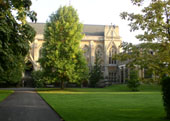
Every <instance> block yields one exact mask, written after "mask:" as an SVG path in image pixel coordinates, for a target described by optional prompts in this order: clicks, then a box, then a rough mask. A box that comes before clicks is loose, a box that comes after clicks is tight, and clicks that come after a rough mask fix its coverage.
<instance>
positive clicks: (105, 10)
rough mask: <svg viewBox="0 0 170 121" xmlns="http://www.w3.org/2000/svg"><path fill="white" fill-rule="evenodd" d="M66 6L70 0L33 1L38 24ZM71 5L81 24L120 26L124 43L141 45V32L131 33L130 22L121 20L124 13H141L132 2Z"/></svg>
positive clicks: (78, 0)
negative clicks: (139, 40)
mask: <svg viewBox="0 0 170 121" xmlns="http://www.w3.org/2000/svg"><path fill="white" fill-rule="evenodd" d="M64 5H69V0H32V6H31V9H32V10H34V11H35V12H37V19H38V21H37V22H43V23H45V22H46V20H47V19H48V17H49V15H50V14H51V13H53V12H55V11H57V10H58V8H59V7H60V6H64ZM71 5H72V6H73V7H74V8H75V9H76V10H77V12H78V15H79V18H80V22H81V23H83V24H95V25H111V23H112V24H113V25H118V26H119V30H120V36H121V37H122V40H123V41H126V42H132V43H134V44H137V43H139V42H138V40H137V39H136V38H135V35H136V34H138V33H139V32H130V27H129V26H128V23H129V22H128V21H125V20H121V18H120V13H121V12H123V11H127V12H139V11H140V9H139V8H138V7H136V6H133V5H132V3H131V0H71Z"/></svg>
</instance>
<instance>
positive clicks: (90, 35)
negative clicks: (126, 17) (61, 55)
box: [29, 23, 126, 85]
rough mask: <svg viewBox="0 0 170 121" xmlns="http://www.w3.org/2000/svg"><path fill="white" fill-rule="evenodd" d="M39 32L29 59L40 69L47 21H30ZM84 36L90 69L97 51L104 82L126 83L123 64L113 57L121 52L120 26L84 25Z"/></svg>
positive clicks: (84, 48)
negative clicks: (39, 62) (38, 61)
mask: <svg viewBox="0 0 170 121" xmlns="http://www.w3.org/2000/svg"><path fill="white" fill-rule="evenodd" d="M29 24H30V25H31V26H32V27H33V28H34V29H35V30H36V32H37V34H36V36H35V41H34V42H33V43H31V50H30V56H29V61H30V62H31V63H32V64H33V69H34V70H38V69H39V68H40V65H39V64H38V63H37V60H38V59H39V57H40V56H41V55H40V51H41V48H42V44H43V42H44V37H43V32H44V27H45V23H29ZM83 33H84V34H85V36H84V38H83V39H82V40H81V44H80V46H81V48H82V49H83V50H84V52H85V53H84V55H85V57H86V60H87V62H88V66H89V69H91V68H92V67H93V66H94V62H95V53H98V54H99V55H100V57H101V59H102V66H103V68H102V70H103V72H104V78H105V79H104V80H103V83H105V84H106V85H107V84H112V83H124V82H125V76H126V74H125V72H126V70H125V69H124V67H123V66H121V69H119V63H118V61H117V60H114V59H113V58H112V57H113V56H114V55H115V54H116V53H117V54H118V53H120V52H121V48H120V47H119V46H120V44H121V43H122V39H121V37H120V35H119V27H118V26H113V25H86V24H85V25H84V28H83Z"/></svg>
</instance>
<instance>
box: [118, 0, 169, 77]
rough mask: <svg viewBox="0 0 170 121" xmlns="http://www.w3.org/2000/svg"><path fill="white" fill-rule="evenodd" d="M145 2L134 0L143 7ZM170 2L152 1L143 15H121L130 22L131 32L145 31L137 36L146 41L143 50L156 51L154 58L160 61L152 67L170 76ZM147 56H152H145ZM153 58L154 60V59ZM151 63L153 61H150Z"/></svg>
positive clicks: (162, 0)
mask: <svg viewBox="0 0 170 121" xmlns="http://www.w3.org/2000/svg"><path fill="white" fill-rule="evenodd" d="M144 1H145V0H132V3H133V4H134V5H138V6H140V7H141V6H142V4H143V2H144ZM169 11H170V2H169V1H168V0H150V3H149V5H148V6H147V7H144V8H143V9H142V11H141V12H142V13H141V14H134V13H127V12H123V13H121V17H122V19H126V20H129V21H130V24H129V26H130V27H131V31H136V30H139V29H141V30H143V31H144V34H141V35H138V36H136V37H137V38H138V39H139V40H140V41H144V42H145V43H144V44H143V45H145V46H146V45H147V47H145V46H143V47H144V48H143V49H146V48H147V50H148V49H150V50H152V51H154V55H153V56H152V57H153V58H155V59H156V60H159V62H158V61H153V63H152V65H153V67H155V68H156V70H157V69H158V68H159V70H160V72H161V75H164V74H167V75H170V70H169V69H170V64H169V63H170V17H169V15H170V12H169ZM145 56H150V55H149V54H147V55H146V54H145ZM153 58H152V59H153ZM150 63H151V61H150Z"/></svg>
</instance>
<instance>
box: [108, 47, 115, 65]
mask: <svg viewBox="0 0 170 121" xmlns="http://www.w3.org/2000/svg"><path fill="white" fill-rule="evenodd" d="M115 54H116V48H115V47H114V46H112V47H111V48H110V50H109V64H116V60H115V59H114V58H113V57H114V55H115Z"/></svg>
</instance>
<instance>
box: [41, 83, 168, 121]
mask: <svg viewBox="0 0 170 121" xmlns="http://www.w3.org/2000/svg"><path fill="white" fill-rule="evenodd" d="M160 89H161V88H160V86H157V85H142V86H141V87H140V91H139V92H130V90H129V89H128V88H127V87H126V85H113V86H111V87H107V88H102V89H101V88H98V89H93V88H83V89H80V88H67V89H65V90H64V91H63V90H60V89H57V90H55V89H50V90H49V91H48V89H44V90H45V91H38V93H39V94H40V95H41V96H42V97H43V98H44V99H45V100H46V101H47V103H49V104H50V105H51V106H52V107H53V108H54V109H55V111H56V112H57V113H59V114H60V115H61V117H63V119H64V120H65V121H168V120H166V119H164V117H165V111H164V107H163V103H162V97H161V92H160ZM40 90H43V89H40Z"/></svg>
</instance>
